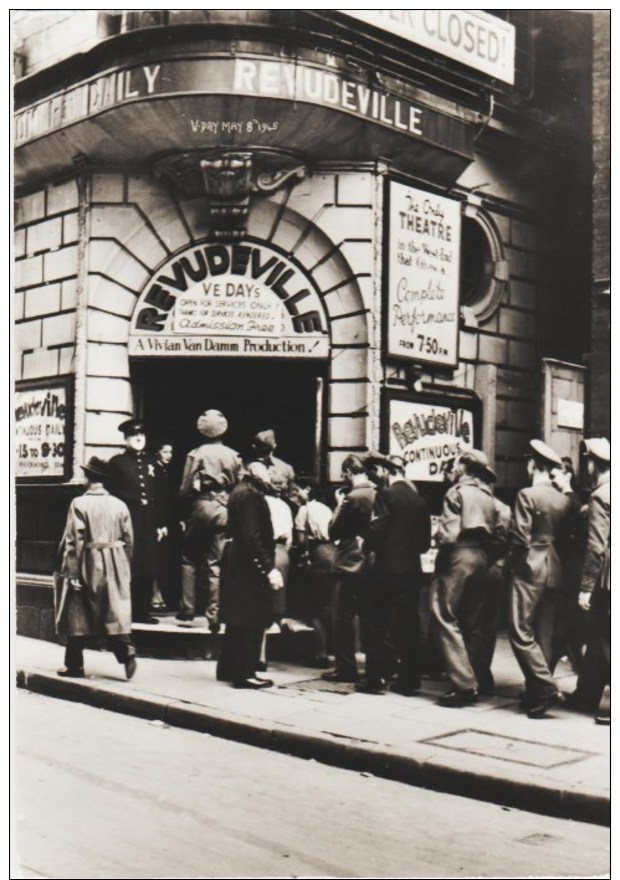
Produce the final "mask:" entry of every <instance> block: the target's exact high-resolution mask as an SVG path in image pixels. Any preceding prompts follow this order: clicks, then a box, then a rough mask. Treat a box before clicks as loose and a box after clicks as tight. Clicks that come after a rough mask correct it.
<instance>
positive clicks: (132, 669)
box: [125, 654, 138, 681]
mask: <svg viewBox="0 0 620 880" xmlns="http://www.w3.org/2000/svg"><path fill="white" fill-rule="evenodd" d="M137 668H138V664H137V662H136V655H135V654H131V656H130V657H128V658H127V660H125V675H126V677H127V681H131V679H132V678H133V677H134V675H135V674H136V669H137Z"/></svg>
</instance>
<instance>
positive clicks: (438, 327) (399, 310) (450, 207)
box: [387, 181, 461, 366]
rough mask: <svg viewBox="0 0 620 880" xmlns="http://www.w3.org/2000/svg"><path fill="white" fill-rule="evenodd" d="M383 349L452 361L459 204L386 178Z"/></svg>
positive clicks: (456, 328)
mask: <svg viewBox="0 0 620 880" xmlns="http://www.w3.org/2000/svg"><path fill="white" fill-rule="evenodd" d="M388 238H389V244H388V248H389V254H388V278H387V284H388V299H387V354H388V356H391V357H397V358H404V359H407V360H411V361H418V362H422V363H430V364H438V365H445V366H456V364H457V361H458V332H459V270H460V265H459V259H460V245H461V205H460V202H456V201H454V200H453V199H446V198H444V197H443V196H437V195H433V194H431V193H428V192H424V191H422V190H418V189H413V188H412V187H410V186H404V185H403V184H401V183H397V182H396V181H391V182H390V208H389V236H388Z"/></svg>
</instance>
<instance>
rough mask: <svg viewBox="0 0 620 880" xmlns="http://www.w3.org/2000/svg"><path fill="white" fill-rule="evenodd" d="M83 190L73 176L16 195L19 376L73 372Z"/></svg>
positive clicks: (16, 325)
mask: <svg viewBox="0 0 620 880" xmlns="http://www.w3.org/2000/svg"><path fill="white" fill-rule="evenodd" d="M77 209H78V191H77V185H76V182H75V181H74V180H71V181H67V182H65V183H61V184H58V185H56V186H53V185H50V186H48V187H46V188H45V189H41V190H38V191H37V192H34V193H31V194H29V195H27V196H24V197H22V198H20V199H18V200H17V202H16V214H15V270H14V297H15V306H14V314H15V355H16V363H15V378H16V380H18V381H19V380H20V379H37V378H44V377H45V378H47V377H50V376H58V375H62V374H66V373H72V372H74V352H75V307H76V284H77V273H78V262H77V240H78V210H77Z"/></svg>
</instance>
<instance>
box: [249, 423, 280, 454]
mask: <svg viewBox="0 0 620 880" xmlns="http://www.w3.org/2000/svg"><path fill="white" fill-rule="evenodd" d="M254 446H256V447H259V448H261V447H262V448H265V449H272V450H273V449H275V448H276V435H275V433H274V432H273V431H272V430H271V428H268V429H267V430H266V431H259V432H258V434H257V435H256V436H255V437H254Z"/></svg>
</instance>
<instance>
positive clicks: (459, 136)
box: [15, 57, 471, 151]
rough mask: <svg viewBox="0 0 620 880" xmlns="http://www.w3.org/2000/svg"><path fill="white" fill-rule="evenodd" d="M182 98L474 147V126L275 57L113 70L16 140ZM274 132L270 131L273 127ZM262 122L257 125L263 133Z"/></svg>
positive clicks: (42, 113)
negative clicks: (235, 101)
mask: <svg viewBox="0 0 620 880" xmlns="http://www.w3.org/2000/svg"><path fill="white" fill-rule="evenodd" d="M168 95H169V96H171V97H172V96H175V97H178V96H182V95H190V96H191V95H245V96H248V97H260V98H277V99H285V100H288V101H299V102H305V103H308V104H315V105H320V106H322V107H327V108H331V109H336V110H340V111H342V112H344V113H348V114H351V115H353V116H355V117H358V118H360V119H364V120H366V121H368V122H373V123H376V124H378V125H381V126H387V127H388V128H390V129H392V130H394V131H396V132H399V133H401V134H404V135H409V136H411V137H415V138H422V139H423V140H425V141H428V142H430V143H437V144H442V145H445V144H446V143H451V144H452V145H453V146H454V148H455V149H458V150H460V151H467V150H468V149H470V148H471V144H470V141H469V135H470V130H469V127H468V126H467V124H466V123H465V122H464V121H463V120H461V119H458V118H456V117H454V116H449V115H446V114H444V113H441V112H440V111H438V110H435V109H433V108H431V107H428V106H427V105H423V104H421V103H418V102H415V101H410V100H409V99H408V98H405V97H402V96H400V95H399V96H397V95H394V94H392V93H390V92H387V91H385V90H384V89H377V88H373V87H372V86H370V85H369V84H368V80H367V78H366V77H364V78H361V77H360V78H359V79H357V78H356V76H355V75H354V74H351V73H350V72H348V71H347V70H341V69H339V68H338V67H332V68H328V67H325V66H319V65H316V66H315V65H311V64H308V63H303V62H301V61H299V60H291V61H288V60H287V61H284V60H280V59H271V58H256V57H254V58H243V57H237V58H199V59H196V58H193V59H169V60H165V61H161V62H153V63H151V64H144V65H140V66H136V67H131V68H119V69H116V70H112V71H108V72H107V73H105V74H102V75H101V76H97V77H95V78H93V79H91V80H88V81H87V82H83V83H81V84H79V85H77V86H74V87H72V88H70V89H66V90H64V91H62V92H59V93H58V94H56V95H53V96H52V97H50V98H46V99H45V100H44V101H41V102H39V103H38V104H33V105H32V106H30V107H27V108H25V109H24V110H21V111H20V112H18V113H17V114H16V115H15V145H16V147H19V146H20V145H21V144H25V143H27V142H28V141H31V140H34V139H35V138H38V137H42V136H44V135H46V134H49V133H50V132H52V131H56V130H58V129H60V128H63V127H64V126H67V125H71V124H72V123H75V122H78V121H79V120H81V119H86V118H88V117H92V116H95V115H97V114H99V113H102V112H105V111H106V110H110V109H111V108H113V107H117V106H121V105H123V104H126V103H128V102H134V101H144V100H148V99H150V98H161V97H165V96H168ZM266 130H270V129H269V127H267V129H266ZM259 133H260V127H258V128H256V127H254V128H253V134H255V135H256V134H259Z"/></svg>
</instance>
